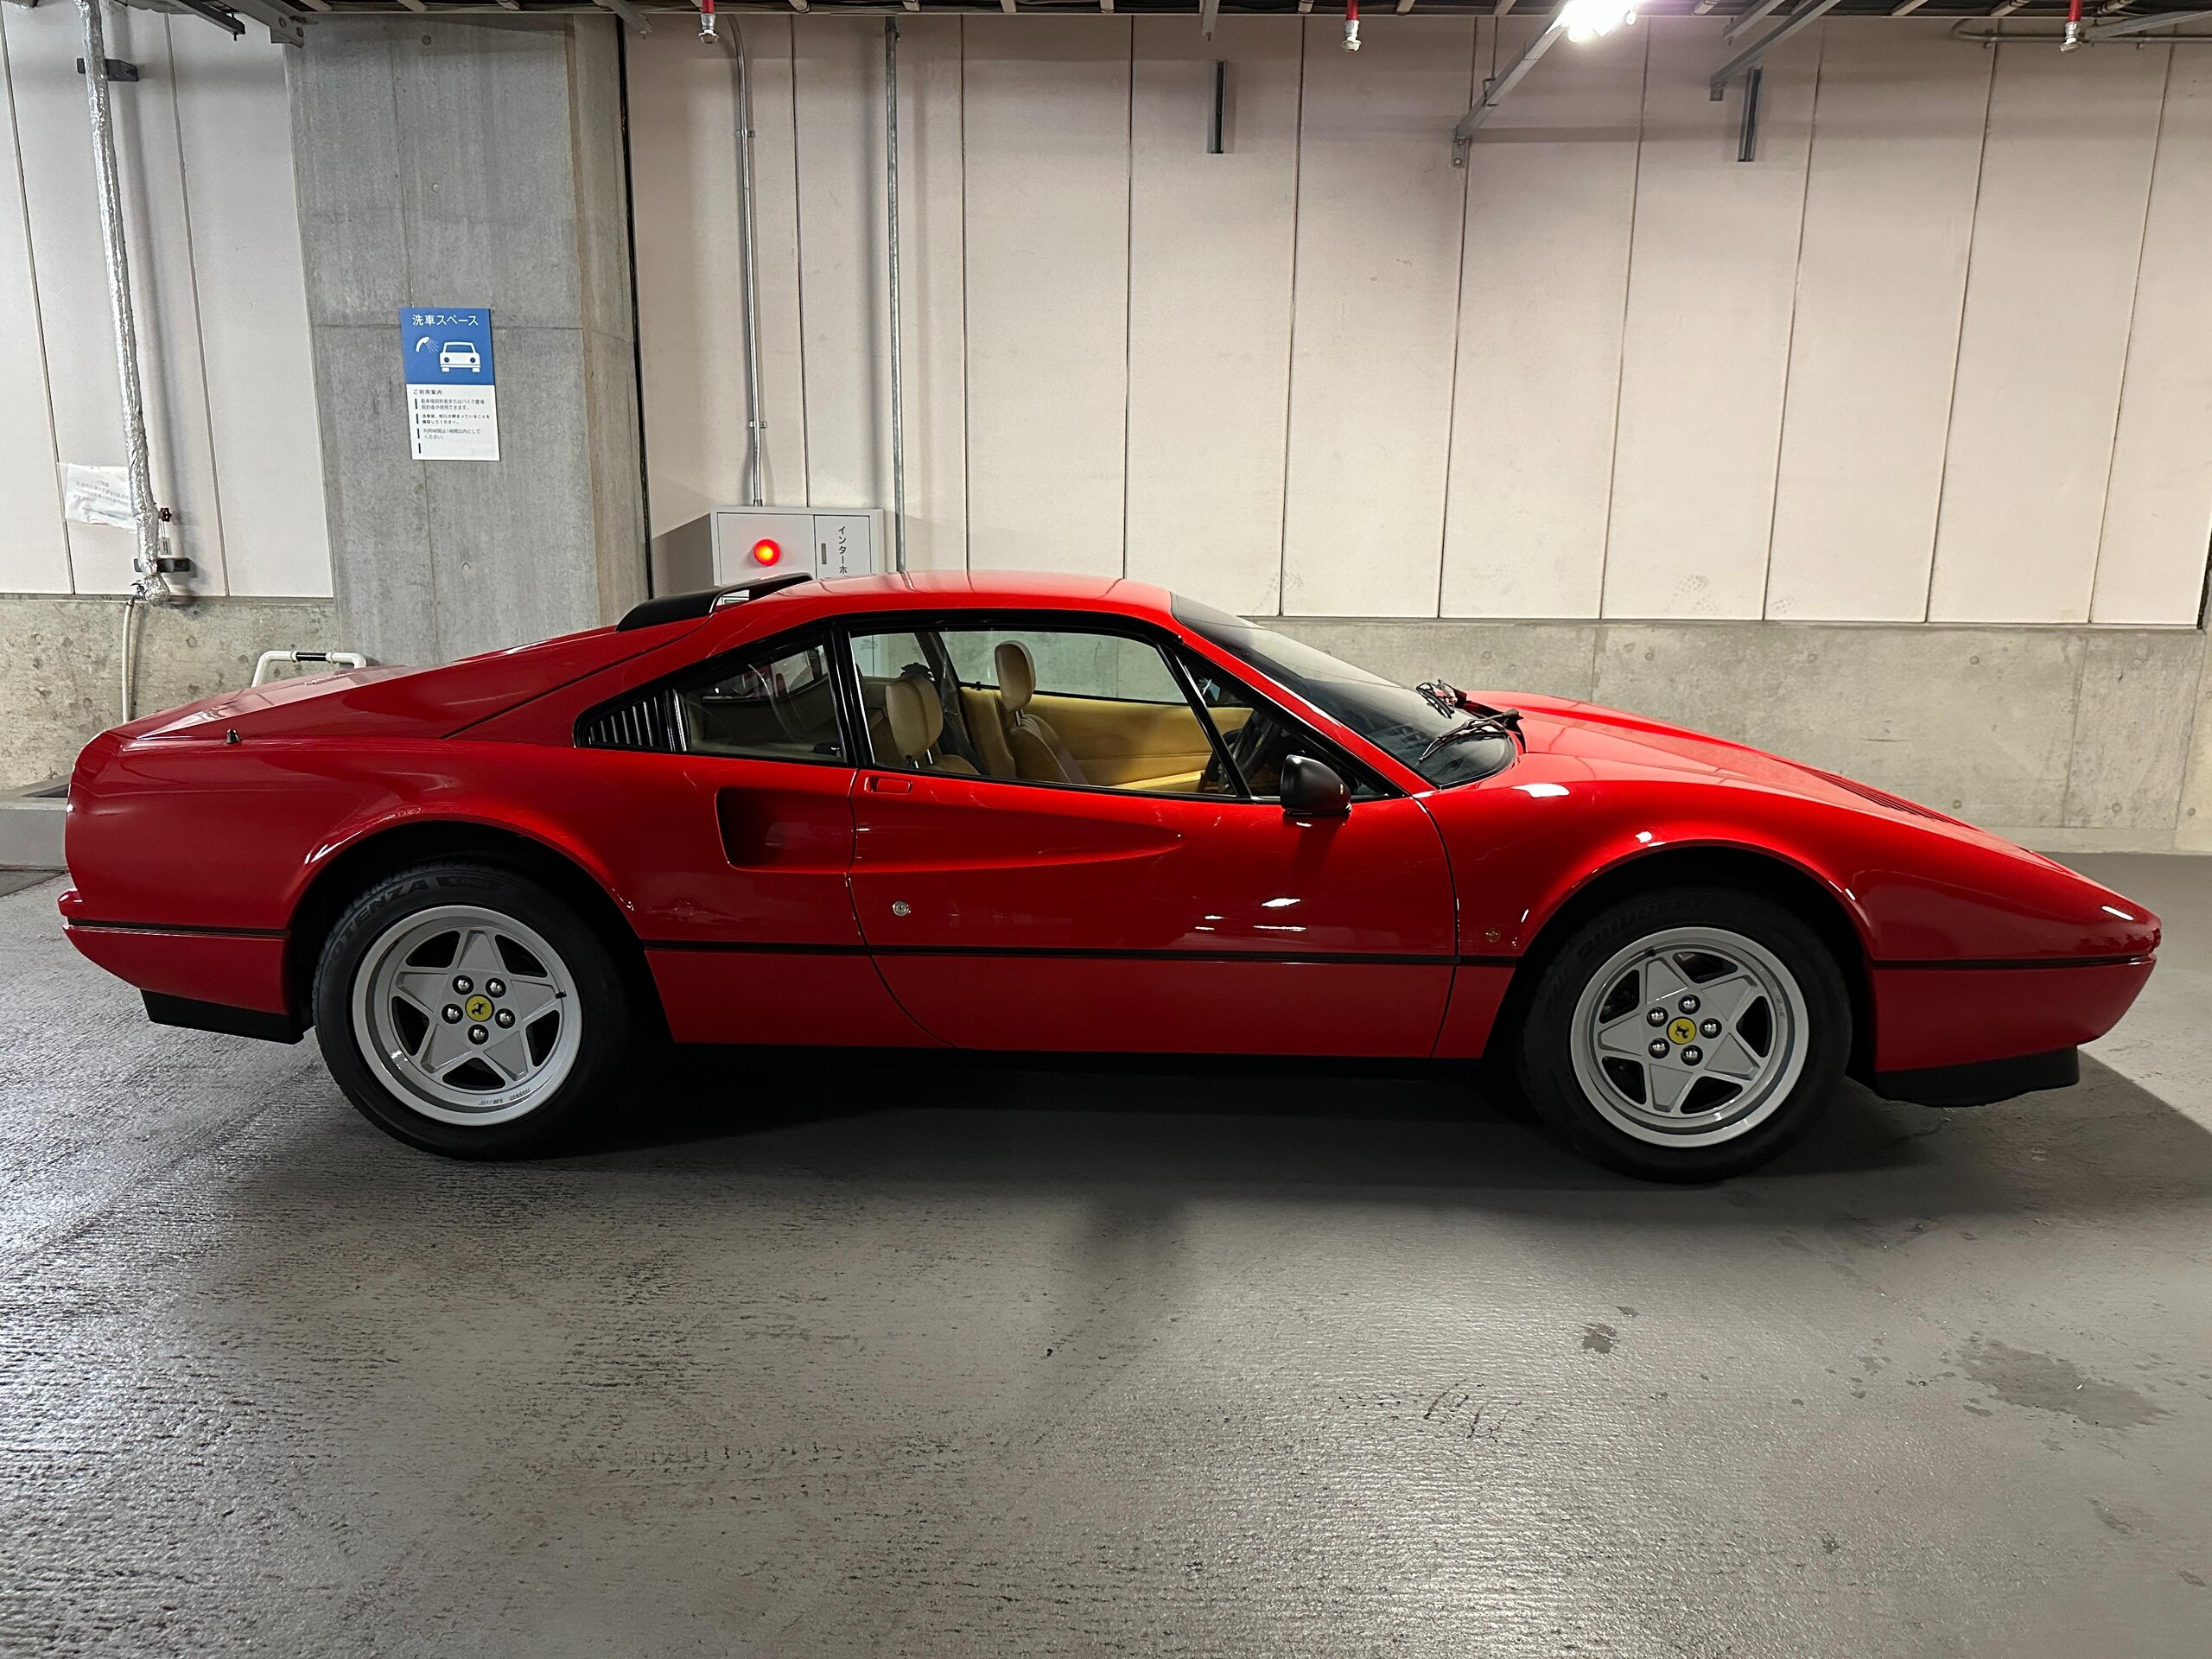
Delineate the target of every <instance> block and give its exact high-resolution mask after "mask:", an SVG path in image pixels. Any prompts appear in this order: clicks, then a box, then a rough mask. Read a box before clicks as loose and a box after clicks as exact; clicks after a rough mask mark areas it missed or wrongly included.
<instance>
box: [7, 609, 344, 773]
mask: <svg viewBox="0 0 2212 1659" xmlns="http://www.w3.org/2000/svg"><path fill="white" fill-rule="evenodd" d="M332 626H333V624H332V619H331V611H330V601H328V600H327V599H227V600H225V599H205V600H197V601H194V602H193V603H191V604H188V605H180V606H166V605H153V606H143V607H139V609H138V613H137V621H136V622H135V623H134V624H133V639H132V672H133V674H134V676H135V677H136V679H137V684H136V686H135V687H134V688H133V692H132V702H134V703H135V704H136V705H137V712H138V713H139V714H141V715H145V714H148V713H150V712H151V711H153V710H155V709H169V708H174V707H175V706H176V705H177V704H178V703H181V702H192V701H193V700H194V699H195V698H198V697H204V696H209V695H211V694H212V693H214V692H217V691H221V690H227V689H229V688H231V687H233V686H240V685H245V683H248V682H249V681H251V679H252V678H253V664H254V660H255V659H256V658H258V657H259V656H260V655H261V653H262V652H264V651H268V650H270V649H273V648H277V647H283V646H291V645H306V646H319V645H324V644H327V642H328V641H329V639H330V638H331V630H332ZM0 641H5V642H6V649H5V650H0V710H4V711H6V718H5V719H0V789H10V788H14V787H16V786H19V785H25V784H35V783H39V782H42V781H43V780H44V779H48V778H56V777H61V776H65V775H67V772H68V771H69V768H70V766H72V765H73V763H74V762H75V760H76V758H77V751H78V750H79V749H80V748H82V747H84V746H85V744H86V742H87V741H89V740H90V739H91V738H92V736H93V734H96V733H98V732H99V731H101V730H103V729H105V728H107V727H110V726H112V725H114V724H116V722H117V721H118V719H119V718H120V717H121V698H122V666H123V664H122V645H123V607H122V606H121V605H119V604H118V603H116V602H115V601H113V600H111V599H104V598H92V597H86V596H74V597H72V596H56V595H49V594H0Z"/></svg>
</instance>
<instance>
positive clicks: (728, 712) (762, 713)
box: [677, 639, 844, 760]
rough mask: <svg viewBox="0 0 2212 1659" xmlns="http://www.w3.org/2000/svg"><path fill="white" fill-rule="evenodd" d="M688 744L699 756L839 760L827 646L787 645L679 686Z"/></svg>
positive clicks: (816, 642) (820, 643)
mask: <svg viewBox="0 0 2212 1659" xmlns="http://www.w3.org/2000/svg"><path fill="white" fill-rule="evenodd" d="M677 712H678V714H679V715H680V716H681V718H682V721H683V738H684V747H686V748H687V749H689V750H690V751H691V752H692V753H696V754H726V755H739V756H748V757H751V758H753V759H755V760H842V759H843V758H844V745H843V744H842V742H840V741H838V736H837V700H836V690H835V682H834V681H833V680H832V679H831V677H830V670H829V645H828V643H827V642H826V641H824V640H822V639H814V640H810V641H809V642H807V643H806V644H804V645H799V646H798V647H796V648H792V647H789V646H785V647H784V648H782V649H780V650H779V651H778V652H777V653H776V654H775V655H773V656H763V657H760V658H756V659H754V660H753V661H749V662H741V663H739V664H736V665H735V666H729V665H727V664H724V665H721V667H720V668H719V669H718V671H716V674H715V678H714V679H712V680H711V681H709V682H708V683H705V684H693V685H690V686H688V687H679V688H678V690H677Z"/></svg>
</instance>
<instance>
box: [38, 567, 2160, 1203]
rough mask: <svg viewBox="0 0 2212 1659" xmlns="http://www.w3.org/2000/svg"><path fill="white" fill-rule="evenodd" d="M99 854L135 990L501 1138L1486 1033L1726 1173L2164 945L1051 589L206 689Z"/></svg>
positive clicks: (1541, 737) (1524, 720)
mask: <svg viewBox="0 0 2212 1659" xmlns="http://www.w3.org/2000/svg"><path fill="white" fill-rule="evenodd" d="M178 849H192V850H193V853H194V860H193V869H194V874H193V877H192V879H190V880H179V879H177V874H176V871H177V868H178V867H177V865H176V863H175V860H174V858H173V857H172V856H171V855H173V854H174V853H175V852H176V851H177V850H178ZM68 852H69V867H70V870H71V872H72V874H73V878H74V880H75V883H76V885H75V887H74V888H73V890H72V891H70V892H68V893H65V894H64V895H63V896H62V899H61V911H62V915H63V917H64V918H66V921H67V930H68V934H69V937H70V938H71V939H72V940H73V941H74V942H75V944H76V946H77V948H78V949H79V950H81V951H83V952H84V953H85V954H86V956H88V957H91V958H92V960H93V961H95V962H97V963H100V964H101V965H102V966H103V967H105V968H107V969H110V970H111V972H114V973H116V974H118V975H120V976H122V977H123V978H124V979H126V980H128V981H129V982H130V983H132V984H133V985H136V986H137V987H139V988H141V989H142V990H143V992H144V994H145V1000H146V1009H147V1013H148V1014H149V1015H150V1016H151V1017H152V1018H153V1019H155V1020H161V1021H164V1022H167V1023H169V1024H173V1025H182V1026H191V1027H200V1028H202V1029H207V1030H213V1031H221V1032H232V1033H238V1034H240V1035H245V1036H254V1037H268V1038H274V1039H278V1040H280V1041H286V1042H291V1041H296V1040H297V1039H299V1037H300V1035H301V1033H302V1032H303V1031H304V1030H305V1029H306V1028H307V1027H308V1026H313V1027H315V1029H316V1031H317V1033H318V1034H319V1036H320V1038H321V1045H322V1052H323V1054H324V1056H325V1057H326V1058H327V1060H328V1062H329V1065H330V1069H331V1071H332V1073H333V1074H334V1076H335V1077H337V1079H338V1081H339V1083H340V1086H342V1087H343V1088H344V1089H345V1090H346V1093H347V1094H348V1095H349V1096H351V1097H352V1098H353V1101H354V1102H355V1103H356V1104H358V1105H359V1107H360V1109H361V1110H362V1111H364V1112H365V1113H366V1114H367V1115H368V1116H370V1117H371V1118H372V1119H374V1120H375V1121H376V1122H378V1124H379V1125H381V1126H382V1127H383V1128H386V1129H388V1130H390V1131H391V1133H392V1134H394V1135H397V1136H399V1137H400V1138H402V1139H403V1140H405V1141H411V1142H413V1143H414V1144H416V1145H417V1146H420V1147H429V1148H431V1149H433V1150H435V1151H438V1152H444V1153H452V1154H463V1155H472V1156H489V1155H496V1154H516V1153H521V1152H524V1151H526V1150H531V1149H535V1148H538V1147H544V1146H546V1145H548V1144H549V1143H550V1142H552V1141H555V1140H556V1138H557V1137H559V1136H561V1135H563V1133H564V1132H566V1131H569V1130H570V1129H572V1128H574V1127H575V1125H576V1124H577V1122H579V1120H581V1119H582V1118H583V1117H584V1116H586V1115H588V1113H590V1112H591V1111H592V1110H593V1109H594V1108H596V1107H598V1106H600V1105H601V1103H604V1102H605V1101H606V1100H607V1099H608V1098H609V1096H612V1095H613V1093H614V1092H615V1091H616V1090H617V1088H618V1086H619V1085H620V1084H622V1083H623V1081H624V1080H625V1078H626V1075H627V1073H628V1068H629V1066H630V1065H631V1062H632V1057H633V1055H634V1054H635V1053H636V1052H638V1051H639V1047H640V1046H641V1045H644V1044H646V1043H648V1042H651V1041H654V1040H659V1039H674V1040H675V1041H677V1042H679V1043H763V1044H826V1045H875V1046H887V1047H954V1048H973V1049H997V1050H1014V1051H1059V1052H1077V1053H1088V1052H1109V1051H1110V1052H1147V1053H1164V1054H1173V1053H1181V1054H1196V1053H1205V1054H1266V1055H1274V1056H1281V1055H1306V1054H1311V1055H1337V1056H1391V1057H1401V1058H1402V1057H1426V1058H1439V1059H1473V1058H1480V1057H1485V1056H1488V1057H1491V1058H1497V1059H1503V1060H1504V1061H1506V1062H1507V1063H1508V1064H1509V1065H1510V1069H1511V1071H1512V1074H1513V1075H1514V1076H1516V1077H1517V1079H1518V1083H1519V1085H1520V1087H1521V1089H1522V1091H1523V1092H1524V1093H1525V1094H1526V1096H1527V1097H1528V1099H1529V1103H1531V1104H1532V1106H1533V1107H1534V1108H1535V1110H1536V1112H1537V1113H1538V1114H1539V1115H1540V1116H1541V1119H1542V1120H1543V1121H1544V1122H1546V1123H1547V1124H1548V1125H1549V1126H1550V1128H1552V1129H1553V1130H1554V1131H1555V1132H1556V1133H1557V1134H1558V1135H1560V1136H1561V1137H1562V1138H1563V1139H1565V1140H1566V1141H1568V1142H1569V1143H1570V1144H1572V1145H1573V1146H1574V1147H1578V1148H1579V1149H1580V1150H1581V1151H1582V1152H1584V1153H1586V1154H1588V1155H1590V1156H1592V1157H1593V1158H1596V1159H1599V1160H1603V1161H1604V1162H1605V1163H1608V1164H1610V1165H1612V1166H1615V1167H1616V1168H1619V1169H1624V1170H1627V1171H1630V1172H1632V1173H1636V1174H1639V1175H1645V1176H1652V1177H1658V1178H1662V1179H1709V1178H1713V1177H1716V1176H1720V1175H1725V1174H1728V1173H1732V1172H1735V1171H1738V1170H1743V1169H1746V1168H1749V1167H1751V1166H1753V1165H1756V1164H1758V1163H1759V1162H1760V1161H1762V1160H1764V1159H1767V1158H1770V1157H1772V1156H1773V1155H1774V1154H1776V1153H1777V1152H1778V1151H1779V1150H1780V1149H1781V1148H1782V1147H1784V1146H1786V1145H1788V1144H1789V1142H1790V1141H1792V1140H1793V1139H1794V1138H1796V1136H1797V1135H1800V1134H1802V1132H1803V1130H1804V1129H1805V1128H1806V1126H1807V1125H1808V1123H1809V1122H1811V1121H1812V1119H1813V1117H1814V1116H1815V1114H1816V1113H1817V1112H1818V1111H1819V1109H1821V1105H1822V1103H1824V1101H1825V1100H1826V1099H1827V1096H1829V1095H1830V1094H1831V1093H1832V1092H1833V1086H1834V1083H1835V1081H1836V1079H1837V1078H1838V1077H1840V1076H1841V1075H1842V1074H1843V1073H1844V1072H1845V1071H1850V1072H1852V1073H1853V1075H1855V1076H1857V1077H1860V1078H1861V1079H1863V1080H1864V1081H1865V1082H1866V1083H1868V1084H1871V1085H1872V1087H1873V1088H1874V1089H1875V1090H1878V1092H1880V1093H1882V1094H1885V1095H1888V1096H1892V1097H1895V1098H1900V1099H1905V1100H1916V1101H1923V1102H1927V1103H1931V1104H1967V1103H1975V1102H1980V1101H1988V1100H1995V1099H1999V1098H2002V1097H2005V1096H2010V1095H2015V1094H2019V1093H2022V1092H2024V1091H2026V1090H2033V1089H2045V1088H2053V1087H2057V1086H2060V1085H2063V1084H2069V1083H2071V1082H2073V1081H2074V1080H2075V1076H2076V1059H2075V1045H2076V1044H2079V1043H2082V1042H2085V1041H2088V1039H2091V1038H2094V1037H2097V1036H2100V1035H2101V1034H2102V1033H2104V1032H2106V1031H2107V1030H2108V1029H2109V1028H2110V1027H2112V1025H2113V1022H2114V1021H2115V1020H2118V1019H2119V1018H2120V1015H2121V1014H2123V1013H2124V1012H2125V1011H2126V1008H2127V1006H2128V1004H2129V1003H2130V1002H2131V1001H2133V999H2134V997H2135V995H2136V993H2137V992H2138V991H2139V990H2140V989H2141V988H2142V986H2143V983H2144V981H2145V979H2146V978H2147V977H2148V976H2149V975H2150V972H2151V968H2152V952H2153V951H2154V950H2156V949H2157V947H2158V918H2155V917H2153V916H2152V915H2151V914H2150V913H2149V912H2146V911H2145V909H2144V908H2143V907H2142V906H2140V905H2138V904H2134V903H2133V902H2131V901H2130V900H2128V899H2124V898H2122V897H2120V895H2119V894H2118V893H2111V892H2108V891H2107V890H2106V889H2105V888H2103V887H2099V886H2097V885H2096V884H2095V883H2094V882H2091V881H2088V880H2083V879H2082V877H2080V876H2078V875H2076V874H2074V873H2073V872H2071V871H2069V870H2067V869H2065V868H2062V867H2061V866H2059V865H2057V864H2055V863H2052V862H2051V861H2050V860H2048V859H2045V858H2043V857H2040V856H2038V855H2036V854H2034V853H2030V852H2026V851H2024V850H2022V849H2019V848H2018V847H2014V846H2012V845H2010V844H2009V843H2007V842H2002V841H1999V840H1998V839H1996V838H1995V837H1993V836H1987V835H1985V834H1983V833H1982V832H1981V831H1980V830H1978V829H1973V828H1971V827H1970V826H1968V825H1967V824H1964V823H1959V822H1957V821H1955V820H1954V819H1951V818H1948V817H1944V816H1943V815H1942V814H1941V813H1938V812H1931V811H1929V810H1927V809H1926V808H1924V807H1920V806H1916V805H1914V804H1911V803H1910V802H1909V801H1904V800H1900V799H1898V798H1896V797H1894V796H1891V795H1887V794H1885V793H1884V792H1883V791H1880V790H1878V789H1872V788H1869V787H1867V786H1866V785H1861V784H1856V783H1853V782H1851V781H1850V780H1848V779H1843V778H1839V777H1835V776H1833V775H1832V774H1829V773H1827V772H1821V771H1818V770H1816V769H1815V768H1812V767H1809V766H1798V765H1795V764H1793V763H1791V762H1789V761H1787V760H1777V759H1776V758H1775V757H1774V756H1772V755H1769V754H1764V753H1759V752H1758V751H1757V750H1755V749H1749V748H1745V747H1742V746H1740V745H1738V744H1734V743H1728V742H1723V741H1719V740H1717V739H1714V738H1709V737H1701V736H1699V735H1697V734H1694V733H1691V732H1687V731H1683V730H1680V729H1678V728H1674V727H1670V726H1665V725H1662V724H1660V723H1658V722H1656V721H1649V720H1643V719H1639V718H1637V717H1636V716H1634V715H1624V714H1621V713H1618V712H1616V711H1615V710H1612V709H1602V708H1598V707H1594V706H1592V705H1591V704H1588V703H1584V702H1570V701H1567V700H1563V699H1560V698H1557V697H1542V696H1518V695H1516V696H1510V697H1509V696H1504V695H1502V694H1498V693H1494V692H1483V693H1481V694H1479V695H1470V694H1468V693H1465V692H1462V691H1459V690H1455V689H1454V688H1453V687H1452V686H1450V685H1447V684H1446V683H1443V682H1441V681H1435V682H1431V683H1427V684H1424V685H1421V686H1419V687H1416V688H1408V687H1405V686H1402V685H1397V684H1394V683H1390V682H1389V681H1386V680H1383V679H1380V678H1377V677H1376V676H1374V675H1372V674H1370V673H1366V672H1364V671H1362V670H1359V669H1357V668H1354V667H1351V665H1349V664H1345V663H1342V662H1339V661H1338V660H1336V659H1335V658H1332V657H1329V656H1327V655H1325V653H1323V652H1319V651H1316V650H1314V649H1313V647H1311V646H1309V645H1302V644H1300V643H1299V642H1298V641H1296V640H1294V639H1287V638H1285V637H1284V636H1283V635H1281V634H1280V633H1275V632H1270V631H1269V630H1268V629H1266V628H1263V627H1260V626H1255V625H1254V624H1252V623H1250V622H1247V621H1244V620H1241V619H1239V618H1236V617H1234V616H1230V615H1226V614H1224V613H1221V612H1219V611H1216V610H1212V609H1210V608H1209V607H1205V606H1203V605H1198V604H1193V603H1192V602H1190V601H1186V600H1183V599H1179V598H1176V597H1174V596H1173V595H1171V594H1167V593H1165V592H1163V591H1161V590H1160V589H1159V588H1151V587H1147V586H1145V585H1143V584H1142V583H1139V582H1126V581H1112V580H1103V579H1102V580H1081V579H1073V578H1065V577H1049V576H1017V575H912V576H895V577H893V576H867V577H853V578H849V579H842V580H833V581H815V580H811V579H808V578H805V577H791V576H785V577H776V578H769V579H766V580H762V581H757V582H753V583H751V584H749V585H747V586H742V587H738V588H726V589H722V590H721V591H718V592H714V593H706V594H683V595H677V596H675V597H671V598H666V599H659V600H655V601H652V602H650V603H648V604H645V605H643V606H640V607H639V608H638V609H636V610H635V611H632V613H630V614H629V615H628V616H627V617H626V618H625V619H624V620H623V621H622V622H621V624H620V626H616V627H611V628H601V629H599V630H596V631H594V632H588V633H581V634H575V635H572V636H570V637H569V638H566V639H554V640H550V641H548V642H547V643H545V644H543V645H531V646H528V647H524V648H523V649H519V650H514V651H505V652H493V653H491V654H489V655H486V656H482V657H475V658H469V659H468V660H467V661H465V662H459V663H454V664H451V665H449V666H447V667H443V668H433V669H403V668H371V669H364V670H361V671H357V672H353V673H349V674H334V675H327V676H324V677H319V678H315V679H302V680H294V681H290V682H288V683H280V684H277V685H271V686H265V687H263V688H261V689H258V690H250V691H241V692H234V693H231V694H229V695H226V696H219V697H213V698H210V699H208V700H207V701H206V702H200V703H196V704H194V705H192V706H191V707H189V708H187V709H177V710H173V711H171V712H170V713H168V714H164V715H155V716H153V717H152V718H150V719H147V720H141V721H136V722H134V723H133V724H131V725H129V726H124V727H122V728H118V729H117V730H115V731H111V732H108V733H105V734H103V735H102V736H100V737H99V738H97V739H95V740H94V741H92V743H91V745H89V746H88V747H86V750H85V752H84V754H83V756H82V758H81V759H80V760H79V762H78V764H77V769H76V775H75V778H74V779H73V783H72V785H71V791H70V798H69V818H68Z"/></svg>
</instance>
